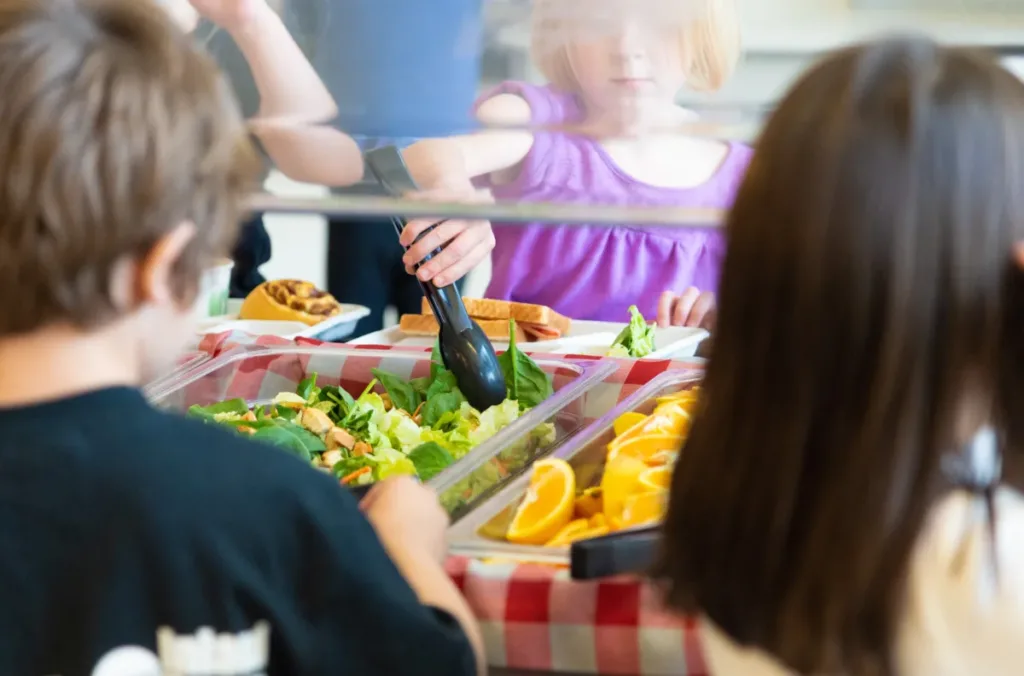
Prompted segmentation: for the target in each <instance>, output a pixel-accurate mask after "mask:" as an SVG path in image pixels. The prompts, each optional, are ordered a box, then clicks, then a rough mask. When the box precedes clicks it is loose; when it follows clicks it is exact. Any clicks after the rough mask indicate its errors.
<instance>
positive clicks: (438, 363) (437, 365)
mask: <svg viewBox="0 0 1024 676" xmlns="http://www.w3.org/2000/svg"><path fill="white" fill-rule="evenodd" d="M447 370H448V369H447V367H446V366H445V365H444V357H442V356H441V339H440V338H438V339H437V340H436V341H434V349H433V350H431V351H430V377H431V378H437V374H439V373H440V372H441V371H447Z"/></svg>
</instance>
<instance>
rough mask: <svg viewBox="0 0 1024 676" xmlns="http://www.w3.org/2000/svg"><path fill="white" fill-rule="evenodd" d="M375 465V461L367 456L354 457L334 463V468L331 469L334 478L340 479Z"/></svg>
mask: <svg viewBox="0 0 1024 676" xmlns="http://www.w3.org/2000/svg"><path fill="white" fill-rule="evenodd" d="M372 465H373V461H372V460H370V458H369V457H368V456H365V455H354V456H350V457H347V458H342V459H341V460H339V461H338V462H336V463H334V467H332V468H331V472H332V473H333V474H334V476H336V477H338V478H339V479H340V478H342V477H346V476H348V475H349V474H351V473H352V472H355V471H356V470H360V469H362V468H364V467H370V466H372Z"/></svg>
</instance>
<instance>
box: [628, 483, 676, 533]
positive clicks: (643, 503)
mask: <svg viewBox="0 0 1024 676" xmlns="http://www.w3.org/2000/svg"><path fill="white" fill-rule="evenodd" d="M667 509H668V491H648V492H646V493H637V494H636V495H631V496H629V497H628V498H627V499H626V501H625V503H623V505H622V517H621V518H620V519H619V520H618V522H617V525H618V527H619V528H634V527H636V526H644V525H647V524H651V523H658V522H660V521H662V520H663V519H664V518H665V511H666V510H667Z"/></svg>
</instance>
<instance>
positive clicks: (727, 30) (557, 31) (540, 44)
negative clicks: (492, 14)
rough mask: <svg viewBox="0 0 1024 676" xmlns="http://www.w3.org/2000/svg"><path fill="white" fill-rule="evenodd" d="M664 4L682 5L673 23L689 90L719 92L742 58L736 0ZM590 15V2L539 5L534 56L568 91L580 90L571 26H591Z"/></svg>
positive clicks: (545, 0)
mask: <svg viewBox="0 0 1024 676" xmlns="http://www.w3.org/2000/svg"><path fill="white" fill-rule="evenodd" d="M664 1H665V2H666V3H670V4H678V5H679V6H680V11H679V15H675V16H673V17H671V19H670V20H671V21H672V22H681V24H682V25H681V27H680V32H679V41H680V45H681V48H682V49H681V52H682V57H683V60H684V64H683V65H684V68H685V70H686V73H687V79H686V83H687V86H688V87H689V88H690V89H693V90H696V91H715V90H717V89H719V88H720V87H721V86H722V85H723V84H725V82H726V80H728V79H729V77H730V76H731V75H732V73H733V71H734V70H735V68H736V63H737V61H739V56H740V29H739V17H738V16H737V12H736V0H689V1H688V2H687V1H686V0H664ZM623 2H629V0H623ZM684 6H685V8H684ZM574 14H575V15H576V16H573V15H574ZM680 15H682V16H680ZM586 16H588V8H587V4H586V2H575V1H574V0H534V8H533V15H532V28H531V33H530V55H531V57H532V59H533V62H534V65H536V66H537V69H538V70H540V72H541V73H542V74H543V75H544V77H545V78H547V80H548V82H550V83H551V84H553V85H555V86H556V87H558V88H559V89H563V90H565V91H575V90H577V89H578V88H579V86H578V84H577V81H576V76H575V75H574V74H573V70H572V66H571V64H570V63H569V56H568V53H567V47H568V42H571V38H567V31H566V24H567V23H572V22H578V21H587V20H588V19H587V18H583V17H586Z"/></svg>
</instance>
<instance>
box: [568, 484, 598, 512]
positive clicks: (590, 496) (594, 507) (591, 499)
mask: <svg viewBox="0 0 1024 676" xmlns="http://www.w3.org/2000/svg"><path fill="white" fill-rule="evenodd" d="M603 509H604V499H603V498H602V496H601V487H600V486H594V487H593V488H588V489H586V490H585V491H583V492H582V493H580V494H579V495H578V496H577V497H576V505H575V507H574V509H573V512H574V513H575V515H576V518H578V519H580V518H582V519H589V518H590V517H592V516H594V515H595V514H600V513H601V511H602V510H603Z"/></svg>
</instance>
